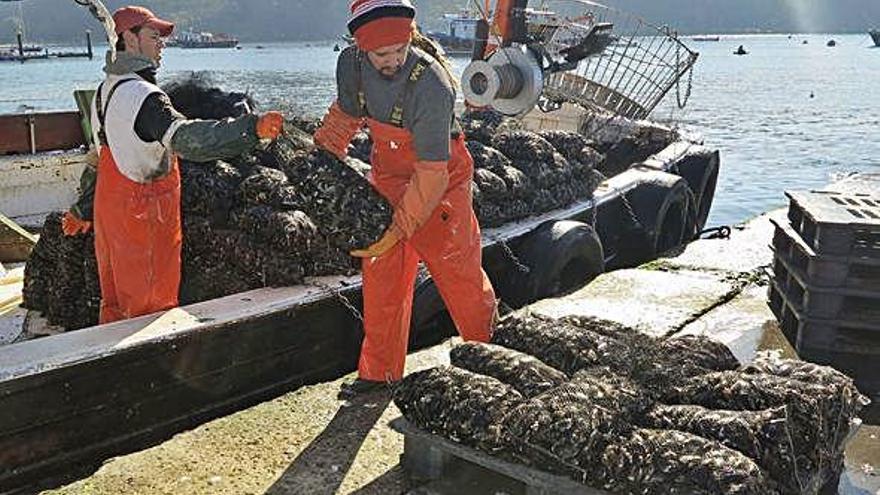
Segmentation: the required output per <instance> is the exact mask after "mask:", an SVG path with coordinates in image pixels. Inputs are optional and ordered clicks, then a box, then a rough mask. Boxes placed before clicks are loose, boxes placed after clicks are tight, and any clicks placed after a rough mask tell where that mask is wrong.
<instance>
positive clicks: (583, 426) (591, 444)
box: [501, 382, 632, 482]
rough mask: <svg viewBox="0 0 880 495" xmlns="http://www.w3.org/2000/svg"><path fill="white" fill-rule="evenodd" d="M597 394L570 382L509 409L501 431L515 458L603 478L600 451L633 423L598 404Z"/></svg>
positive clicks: (581, 476)
mask: <svg viewBox="0 0 880 495" xmlns="http://www.w3.org/2000/svg"><path fill="white" fill-rule="evenodd" d="M594 392H595V388H594V387H590V386H587V385H586V384H582V383H578V382H571V383H566V384H564V385H560V386H558V387H556V388H553V389H551V390H548V391H547V392H544V393H543V394H541V395H538V396H536V397H533V398H531V399H529V400H526V401H525V402H523V403H521V404H520V405H518V406H516V407H514V408H513V409H511V410H510V412H509V413H508V414H507V416H506V417H505V418H504V419H503V420H502V423H501V424H502V427H501V432H502V436H503V438H504V442H505V444H506V445H507V446H509V448H510V449H511V451H512V453H513V456H514V457H515V458H516V459H518V460H520V461H521V462H524V463H526V464H528V465H532V466H535V467H537V468H539V469H542V470H545V471H548V472H551V473H557V474H564V475H568V476H571V477H573V478H575V479H578V480H580V481H581V482H588V481H595V480H601V479H604V476H605V474H604V471H605V467H604V466H603V465H602V457H601V456H602V452H604V450H605V448H606V447H608V446H609V445H611V444H612V443H614V442H615V441H617V440H618V439H620V438H621V437H623V436H625V435H626V434H627V433H629V431H630V430H631V429H632V425H631V424H630V422H629V421H628V420H627V419H628V418H626V415H625V414H624V413H623V412H621V411H620V410H615V409H611V408H607V407H603V406H602V405H601V404H599V403H597V402H596V400H594Z"/></svg>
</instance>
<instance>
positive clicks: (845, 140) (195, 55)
mask: <svg viewBox="0 0 880 495" xmlns="http://www.w3.org/2000/svg"><path fill="white" fill-rule="evenodd" d="M831 38H834V39H836V40H837V41H838V46H837V47H835V48H828V47H826V46H825V42H826V41H827V40H828V39H831ZM804 39H806V40H808V42H809V44H807V45H804V44H802V40H804ZM689 44H690V46H691V47H693V48H694V49H696V50H697V51H699V52H700V53H701V56H700V60H699V62H698V63H697V69H696V72H695V76H694V79H693V93H692V96H691V99H690V103H689V105H688V106H687V108H686V109H685V110H684V111H677V110H675V105H674V100H675V96H674V94H673V95H672V98H671V100H672V101H667V102H666V104H664V105H662V106H661V108H659V109H658V110H657V111H656V113H655V115H654V116H655V118H657V119H660V120H667V119H674V120H675V121H678V122H680V123H681V125H685V126H687V127H689V128H693V129H695V130H697V131H698V132H700V133H701V134H702V135H703V136H704V137H705V140H706V143H707V144H708V145H709V146H712V147H716V148H718V149H720V150H721V152H722V173H721V178H720V182H719V186H718V187H719V189H718V193H717V194H716V198H715V205H714V207H713V212H712V216H711V217H710V220H709V223H710V224H721V223H725V224H729V223H736V222H740V221H743V220H746V219H748V218H750V217H752V216H755V215H757V214H758V213H761V212H763V211H765V210H768V209H770V208H775V207H779V206H782V205H784V204H785V197H784V196H783V193H782V191H783V190H785V189H806V188H815V187H819V186H822V185H823V184H826V183H827V182H829V181H830V180H832V179H833V178H835V177H838V176H840V175H842V174H847V173H851V172H855V171H875V172H880V138H878V134H880V49H873V48H870V45H871V42H870V39H869V38H868V36H867V35H834V36H831V35H813V36H795V37H793V38H792V39H788V37H787V36H724V37H722V41H721V42H704V43H697V42H689ZM741 44H742V45H745V47H746V49H747V50H748V51H749V52H750V54H749V55H747V56H744V57H737V56H734V55H733V54H732V52H733V50H735V49H736V47H737V46H739V45H741ZM331 48H332V44H317V45H304V44H267V45H265V46H264V48H263V49H257V48H256V47H255V46H254V45H245V46H244V47H243V49H242V50H237V51H236V50H179V49H168V50H167V51H166V55H165V60H164V61H163V72H162V75H161V78H162V79H163V80H168V79H169V78H173V77H177V76H180V75H183V74H186V73H187V72H189V71H209V72H210V74H211V76H212V77H213V79H214V80H215V82H216V83H217V84H218V85H220V86H221V87H224V88H225V89H228V90H237V91H250V92H251V93H252V94H253V95H254V97H255V98H256V99H257V100H258V101H259V102H261V103H262V107H263V108H268V107H283V108H292V109H295V111H297V112H300V113H311V114H320V113H322V112H323V110H324V109H325V108H326V107H327V105H328V104H329V103H330V101H332V99H333V98H334V95H335V82H334V80H335V79H334V78H335V76H334V73H335V60H336V54H335V53H334V52H333V51H332V49H331ZM465 63H466V62H465V61H459V62H457V65H458V67H459V69H461V68H463V66H464V64H465ZM101 65H102V61H100V60H98V59H95V60H93V61H88V60H60V61H45V62H43V61H40V62H28V63H26V64H15V63H4V64H0V113H9V112H16V111H21V110H22V105H28V106H31V107H34V108H35V109H38V110H48V109H69V108H73V107H74V103H73V98H72V96H71V95H72V91H73V90H74V89H81V88H93V87H95V86H96V85H97V82H98V81H99V71H100V67H101ZM811 94H812V95H813V97H812V98H811V96H810V95H811Z"/></svg>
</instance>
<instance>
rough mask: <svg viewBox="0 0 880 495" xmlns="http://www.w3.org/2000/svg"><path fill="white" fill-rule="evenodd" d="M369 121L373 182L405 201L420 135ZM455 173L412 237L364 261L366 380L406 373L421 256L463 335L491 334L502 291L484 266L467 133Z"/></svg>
mask: <svg viewBox="0 0 880 495" xmlns="http://www.w3.org/2000/svg"><path fill="white" fill-rule="evenodd" d="M438 118H442V117H438ZM367 125H368V127H369V128H370V136H371V137H372V140H373V149H372V153H371V162H372V172H371V181H372V183H373V185H374V186H375V187H376V189H377V190H378V191H379V192H380V193H381V194H382V195H383V196H384V197H385V199H387V200H388V201H389V202H390V203H391V204H392V205H398V204H399V203H400V201H401V199H402V198H403V195H404V192H405V191H406V188H407V186H408V185H409V182H410V178H411V176H412V175H413V172H414V165H415V163H416V162H417V161H418V157H417V156H416V153H415V149H414V146H413V137H412V135H411V133H410V132H409V131H407V130H406V129H404V128H402V127H397V126H394V125H391V124H385V123H382V122H379V121H377V120H375V119H372V118H367ZM448 171H449V185H448V186H447V188H446V193H445V194H444V195H443V199H442V200H441V202H440V204H439V205H438V206H437V208H435V209H434V211H433V212H432V214H431V216H430V217H429V219H428V220H427V221H426V222H425V223H424V224H423V225H422V226H421V227H420V228H419V229H418V230H416V231H415V233H414V234H413V235H412V237H410V238H409V239H406V240H402V241H400V242H398V243H397V245H395V246H394V247H393V248H391V250H389V251H388V252H387V253H385V254H383V255H382V256H380V257H377V258H367V259H364V260H363V262H362V265H361V266H362V270H363V281H364V290H363V293H364V334H365V337H364V343H363V347H362V349H361V356H360V361H359V363H358V372H359V377H360V378H362V379H365V380H374V381H385V380H399V379H400V378H401V377H402V376H403V368H404V362H405V360H406V351H407V346H408V343H409V326H410V316H411V314H412V301H413V288H414V284H415V279H416V273H417V271H418V264H419V261H420V260H422V261H424V262H425V264H426V266H427V268H428V271H429V272H430V273H431V277H432V278H433V279H434V283H435V284H436V285H437V289H438V290H439V292H440V295H441V296H442V297H443V300H444V302H445V303H446V307H447V308H448V309H449V313H450V315H451V316H452V320H453V321H454V322H455V326H456V328H457V329H458V332H459V333H460V334H461V336H462V337H463V338H464V339H465V340H475V341H480V342H487V341H488V340H489V338H490V337H491V327H492V324H493V319H494V317H495V310H496V302H495V292H494V290H493V289H492V284H491V283H490V282H489V279H488V277H487V276H486V274H485V272H483V269H482V265H481V262H482V261H481V258H482V250H481V244H480V242H481V239H480V227H479V224H478V223H477V217H476V215H475V214H474V210H473V203H472V197H471V178H472V177H473V174H474V161H473V158H471V155H470V153H469V152H468V150H467V147H466V146H465V140H464V137H463V136H462V135H458V136H457V137H455V138H453V139H452V140H451V141H450V159H449V162H448Z"/></svg>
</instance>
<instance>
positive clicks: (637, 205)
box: [615, 171, 696, 266]
mask: <svg viewBox="0 0 880 495" xmlns="http://www.w3.org/2000/svg"><path fill="white" fill-rule="evenodd" d="M645 174H646V176H647V177H646V178H645V179H644V180H643V181H642V182H641V183H640V184H639V185H638V186H637V187H636V188H634V189H632V190H630V191H629V192H627V193H626V194H625V198H626V200H627V201H628V203H629V205H630V207H631V209H632V214H633V215H634V216H635V218H636V219H635V220H633V219H627V217H628V216H629V212H628V211H626V210H627V208H626V206H625V205H624V206H623V208H624V210H625V213H624V218H625V219H627V220H629V225H628V226H627V227H625V228H624V232H623V233H622V235H621V237H620V244H619V246H618V257H619V263H615V264H621V265H624V266H626V265H634V264H639V263H642V262H644V261H648V260H651V259H654V258H655V257H656V256H657V255H659V254H661V253H664V252H666V251H669V250H671V249H674V248H676V247H679V246H681V245H683V244H685V243H687V242H689V241H690V240H691V239H693V238H694V236H695V235H696V222H695V218H694V217H695V206H694V204H695V201H694V194H693V192H692V191H691V188H690V186H689V185H688V182H687V181H686V180H685V179H683V178H681V177H679V176H677V175H674V174H669V173H666V172H657V171H649V172H645ZM636 220H637V222H636Z"/></svg>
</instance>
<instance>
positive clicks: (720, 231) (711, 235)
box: [697, 225, 733, 239]
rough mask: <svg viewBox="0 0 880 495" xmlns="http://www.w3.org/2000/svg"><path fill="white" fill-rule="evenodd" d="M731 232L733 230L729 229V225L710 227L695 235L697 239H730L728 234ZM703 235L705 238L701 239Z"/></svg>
mask: <svg viewBox="0 0 880 495" xmlns="http://www.w3.org/2000/svg"><path fill="white" fill-rule="evenodd" d="M732 232H733V229H731V228H730V226H729V225H722V226H720V227H710V228H708V229H703V230H701V231H700V233H699V234H697V239H730V234H731V233H732ZM707 234H708V235H707ZM704 235H706V237H703V236H704Z"/></svg>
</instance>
